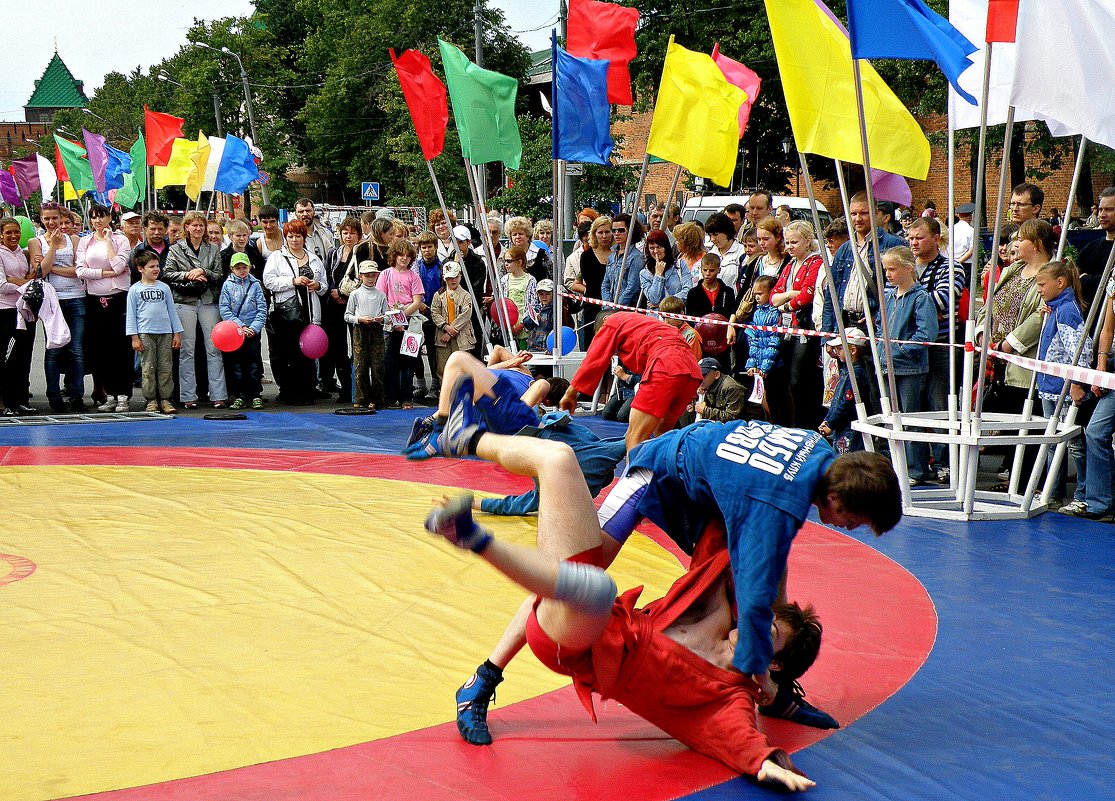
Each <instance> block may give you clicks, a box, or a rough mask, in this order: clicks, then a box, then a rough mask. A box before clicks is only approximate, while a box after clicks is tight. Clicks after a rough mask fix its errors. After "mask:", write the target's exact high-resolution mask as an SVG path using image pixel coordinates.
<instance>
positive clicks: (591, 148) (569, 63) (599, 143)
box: [551, 38, 614, 164]
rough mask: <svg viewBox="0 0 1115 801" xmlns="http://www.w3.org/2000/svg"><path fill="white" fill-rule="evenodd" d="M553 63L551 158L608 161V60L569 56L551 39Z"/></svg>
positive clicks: (592, 161) (610, 138)
mask: <svg viewBox="0 0 1115 801" xmlns="http://www.w3.org/2000/svg"><path fill="white" fill-rule="evenodd" d="M551 51H552V53H553V59H554V61H553V63H554V158H555V159H564V160H566V161H584V162H589V163H591V164H610V163H611V155H612V148H613V147H614V143H613V142H612V133H611V129H610V123H611V120H610V117H609V107H608V62H607V61H600V60H597V59H592V58H578V57H577V56H571V55H569V54H568V53H566V52H565V51H564V50H562V49H561V48H560V47H558V46H557V40H556V38H554V39H553V41H552V43H551Z"/></svg>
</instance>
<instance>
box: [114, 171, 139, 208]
mask: <svg viewBox="0 0 1115 801" xmlns="http://www.w3.org/2000/svg"><path fill="white" fill-rule="evenodd" d="M143 170H144V172H146V170H147V166H146V165H144V167H143ZM138 183H139V181H138V180H136V176H135V173H131V172H129V173H127V174H125V175H124V186H122V187H121V188H120V189H117V190H116V195H115V197H116V202H117V203H119V204H120V205H121V206H124V207H125V208H128V209H134V208H135V205H136V203H138V202H139V198H140V194H141V193H140V191H139V187H138V186H137V184H138Z"/></svg>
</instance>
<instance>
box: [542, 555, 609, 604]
mask: <svg viewBox="0 0 1115 801" xmlns="http://www.w3.org/2000/svg"><path fill="white" fill-rule="evenodd" d="M554 600H555V601H562V602H563V603H567V604H569V605H570V606H572V607H573V608H574V609H576V610H578V611H581V612H587V613H588V614H590V615H600V614H603V613H605V612H607V611H608V610H609V609H611V608H612V603H613V602H614V601H615V600H616V583H615V582H614V581H613V580H612V577H611V576H609V575H608V574H607V573H606V572H604V571H603V570H602V569H600V568H599V567H596V566H594V565H586V564H582V563H581V562H562V563H561V565H560V566H559V567H558V575H557V586H555V587H554Z"/></svg>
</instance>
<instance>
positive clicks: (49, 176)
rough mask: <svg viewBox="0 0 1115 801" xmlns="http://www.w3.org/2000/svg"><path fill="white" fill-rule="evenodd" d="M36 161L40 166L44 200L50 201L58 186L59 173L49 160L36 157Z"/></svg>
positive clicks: (41, 188)
mask: <svg viewBox="0 0 1115 801" xmlns="http://www.w3.org/2000/svg"><path fill="white" fill-rule="evenodd" d="M35 160H36V162H37V163H38V165H39V191H40V192H42V193H43V200H50V199H51V198H52V197H54V189H55V187H57V186H58V172H57V171H56V170H55V169H54V165H53V164H51V163H50V160H49V159H46V158H44V157H43V156H40V155H36V156H35Z"/></svg>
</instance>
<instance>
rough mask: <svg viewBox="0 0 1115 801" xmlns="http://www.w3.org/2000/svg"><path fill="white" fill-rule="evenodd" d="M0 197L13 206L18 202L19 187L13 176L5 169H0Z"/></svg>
mask: <svg viewBox="0 0 1115 801" xmlns="http://www.w3.org/2000/svg"><path fill="white" fill-rule="evenodd" d="M0 199H3V201H4V202H5V203H10V204H11V205H13V206H15V205H18V204H19V188H18V187H16V185H15V176H14V175H12V174H11V173H10V172H8V171H7V170H0Z"/></svg>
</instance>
